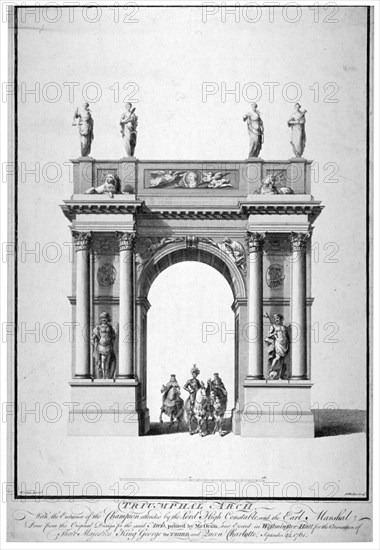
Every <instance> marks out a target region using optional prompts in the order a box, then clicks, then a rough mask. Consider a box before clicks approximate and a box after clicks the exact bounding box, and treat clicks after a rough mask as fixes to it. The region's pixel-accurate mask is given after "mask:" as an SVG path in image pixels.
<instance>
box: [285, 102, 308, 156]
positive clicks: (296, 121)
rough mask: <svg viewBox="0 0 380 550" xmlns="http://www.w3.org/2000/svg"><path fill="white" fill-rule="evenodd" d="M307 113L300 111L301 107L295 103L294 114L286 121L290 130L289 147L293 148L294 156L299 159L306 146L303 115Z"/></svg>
mask: <svg viewBox="0 0 380 550" xmlns="http://www.w3.org/2000/svg"><path fill="white" fill-rule="evenodd" d="M306 113H307V111H306V110H305V109H304V110H303V111H302V110H301V105H300V104H299V103H296V104H295V105H294V113H293V114H292V115H291V117H290V118H289V120H288V126H289V128H291V130H292V136H291V140H290V143H291V146H292V147H293V152H294V156H296V157H298V158H300V157H302V155H303V152H304V150H305V145H306V131H305V124H306V119H305V114H306Z"/></svg>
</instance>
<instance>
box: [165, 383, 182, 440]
mask: <svg viewBox="0 0 380 550" xmlns="http://www.w3.org/2000/svg"><path fill="white" fill-rule="evenodd" d="M163 413H165V414H166V415H167V416H169V418H170V426H172V425H173V424H174V421H175V420H177V421H178V424H177V430H179V425H180V423H181V421H182V419H183V414H184V402H183V399H182V398H181V397H180V392H179V389H178V388H176V387H174V386H172V387H171V388H170V389H169V391H168V393H167V394H166V397H165V399H164V402H163V403H162V406H161V413H160V422H163V420H162V414H163Z"/></svg>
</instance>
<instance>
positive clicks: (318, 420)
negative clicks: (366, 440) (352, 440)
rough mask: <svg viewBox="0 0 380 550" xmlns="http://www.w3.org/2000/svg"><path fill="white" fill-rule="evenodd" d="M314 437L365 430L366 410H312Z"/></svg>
mask: <svg viewBox="0 0 380 550" xmlns="http://www.w3.org/2000/svg"><path fill="white" fill-rule="evenodd" d="M313 413H314V422H315V437H331V436H334V435H347V434H355V433H360V432H365V431H366V429H367V411H360V410H351V409H339V410H333V409H331V410H328V409H324V410H313Z"/></svg>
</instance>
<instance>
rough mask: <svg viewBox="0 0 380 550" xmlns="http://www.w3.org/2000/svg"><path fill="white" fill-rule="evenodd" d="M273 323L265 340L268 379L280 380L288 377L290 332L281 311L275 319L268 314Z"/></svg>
mask: <svg viewBox="0 0 380 550" xmlns="http://www.w3.org/2000/svg"><path fill="white" fill-rule="evenodd" d="M266 316H267V317H268V319H269V321H270V323H271V325H270V327H269V332H268V337H267V338H265V342H266V343H267V344H268V345H269V347H268V367H269V372H268V379H270V380H279V379H284V378H286V364H285V357H286V356H287V354H288V353H289V344H290V341H289V334H288V330H287V328H286V327H285V325H284V317H283V316H282V315H281V314H280V313H276V314H275V316H274V321H273V322H272V319H271V318H270V316H269V315H268V314H266Z"/></svg>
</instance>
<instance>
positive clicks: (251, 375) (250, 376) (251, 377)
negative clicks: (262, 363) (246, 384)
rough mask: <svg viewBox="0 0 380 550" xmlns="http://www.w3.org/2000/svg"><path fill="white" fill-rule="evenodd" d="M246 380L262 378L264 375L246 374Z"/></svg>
mask: <svg viewBox="0 0 380 550" xmlns="http://www.w3.org/2000/svg"><path fill="white" fill-rule="evenodd" d="M246 380H264V375H263V374H258V375H255V374H247V377H246Z"/></svg>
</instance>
